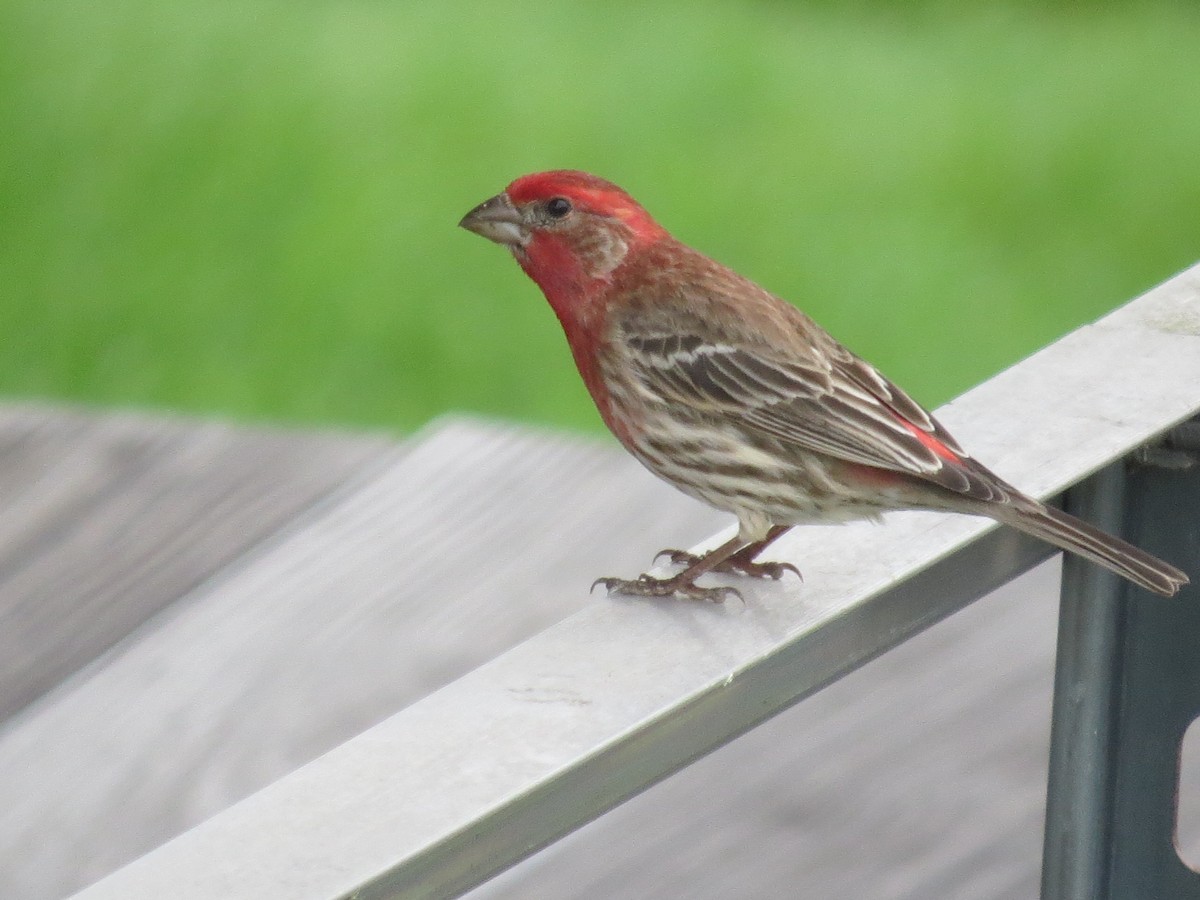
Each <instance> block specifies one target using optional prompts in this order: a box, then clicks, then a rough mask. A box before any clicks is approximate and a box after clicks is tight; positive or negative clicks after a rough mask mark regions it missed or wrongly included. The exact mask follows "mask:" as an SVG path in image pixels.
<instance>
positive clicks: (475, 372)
mask: <svg viewBox="0 0 1200 900" xmlns="http://www.w3.org/2000/svg"><path fill="white" fill-rule="evenodd" d="M1198 47H1200V7H1198V5H1197V4H1195V3H1194V2H1191V0H1188V2H1150V0H1144V2H1127V3H1101V2H1096V3H1090V4H1089V3H1059V4H1050V5H1049V6H1048V5H1046V4H1043V3H1034V2H1022V0H1008V2H976V3H972V4H963V3H952V2H916V3H910V4H907V5H905V4H899V3H893V2H878V3H871V2H857V3H853V2H851V3H845V2H832V0H830V2H809V3H784V2H741V3H716V2H703V0H701V2H697V0H686V2H685V0H680V2H674V3H672V2H665V3H655V4H645V3H635V2H619V0H618V2H608V3H604V4H590V3H585V2H563V3H557V4H553V5H550V4H539V3H507V2H497V0H486V2H484V0H480V2H471V0H452V2H443V3H438V4H433V3H416V2H395V0H393V2H366V0H360V2H332V0H277V2H276V0H273V2H265V0H239V2H219V0H110V2H106V3H102V4H96V3H84V2H70V0H60V2H56V3H45V2H43V0H21V2H7V3H4V4H3V5H2V6H0V289H2V293H0V319H2V328H3V339H4V343H3V347H4V349H3V353H0V394H3V395H4V396H7V397H9V398H21V397H37V398H61V399H66V400H70V401H79V402H85V403H89V404H103V405H120V406H150V407H157V408H170V409H175V410H183V411H188V412H196V413H203V414H218V415H232V416H235V417H238V418H241V419H250V420H265V421H275V422H292V423H305V424H308V423H336V424H344V425H370V426H383V427H386V428H390V429H394V430H409V429H412V428H414V427H417V426H419V425H420V424H421V423H423V422H425V421H426V420H428V419H429V418H431V417H432V416H434V415H436V414H438V413H439V412H441V411H444V410H447V409H460V410H474V411H479V412H485V413H488V414H493V415H499V416H504V417H510V418H517V419H524V420H529V421H539V422H547V423H556V424H561V425H567V426H572V427H581V428H587V429H598V428H600V427H601V426H600V424H599V420H598V418H597V416H596V415H595V413H594V412H593V410H592V408H591V405H590V403H589V402H588V400H587V398H586V395H585V394H584V391H583V388H582V386H581V385H580V383H579V380H578V378H577V376H576V375H575V373H574V371H573V368H572V365H571V361H570V358H569V355H568V353H567V349H566V345H565V342H564V341H563V340H562V336H561V334H560V333H559V330H558V325H557V322H556V321H555V320H554V318H553V316H552V315H551V313H550V311H549V309H548V308H547V307H546V305H545V303H544V301H543V300H542V299H541V297H540V295H539V294H538V293H537V291H536V289H535V288H534V287H533V285H532V283H530V282H528V281H527V280H526V279H525V277H524V276H523V275H522V274H521V273H520V271H519V270H518V269H517V267H516V266H515V265H514V263H513V262H512V260H511V259H510V258H508V255H507V254H506V253H505V252H504V251H502V250H501V249H500V248H497V247H495V246H492V245H490V244H487V243H486V242H484V241H482V240H480V239H479V238H477V237H474V236H472V235H469V234H467V233H466V232H463V231H461V230H459V229H457V228H456V227H455V225H456V223H457V221H458V219H459V217H460V216H461V215H462V214H463V213H464V212H466V210H467V209H469V208H470V207H471V206H473V205H474V204H476V203H477V202H479V201H481V200H483V199H484V198H486V197H488V196H490V195H492V194H494V193H496V192H497V191H499V190H500V189H502V188H503V187H504V185H505V184H506V183H507V182H508V181H509V180H511V179H512V178H514V177H515V176H517V175H520V174H523V173H526V172H529V171H533V170H537V169H542V168H551V167H574V168H584V169H589V170H592V171H594V172H596V173H597V174H600V175H603V176H605V177H608V178H611V179H613V180H614V181H617V182H618V183H619V184H621V185H623V186H624V187H626V188H627V189H628V190H629V191H630V192H631V193H633V194H634V195H635V196H636V197H638V198H639V199H640V200H641V201H642V202H643V203H644V204H645V205H646V206H647V207H648V208H649V209H650V210H651V211H652V212H653V213H654V214H655V215H656V216H657V218H659V219H660V220H661V221H662V222H663V223H664V224H666V225H667V226H668V227H669V228H671V229H672V230H673V231H674V232H675V233H676V234H677V235H678V236H679V237H681V238H683V239H684V240H685V241H687V242H689V243H691V244H693V245H695V246H697V247H699V248H701V249H703V250H705V251H706V252H708V253H709V254H711V255H713V256H715V257H717V258H718V259H720V260H722V261H724V262H726V263H729V264H730V265H732V266H734V267H735V268H737V269H739V270H741V271H742V272H744V273H746V274H748V275H750V276H751V277H753V278H755V279H756V280H758V281H760V282H761V283H763V284H764V285H766V286H767V287H769V288H770V289H772V290H774V291H775V292H776V293H779V294H781V295H782V296H784V297H786V298H788V299H791V300H793V301H794V302H796V303H798V304H799V305H801V306H802V307H804V308H805V309H806V310H807V311H808V312H809V313H811V314H812V315H813V316H815V317H816V318H817V319H818V320H819V321H820V322H822V323H823V324H824V325H825V326H826V327H827V328H829V329H830V330H831V331H832V332H833V333H834V334H835V335H837V336H838V337H839V338H841V339H842V340H843V341H844V342H845V343H847V344H848V345H849V346H851V347H852V348H853V349H855V350H857V351H858V352H860V353H862V354H864V355H866V356H868V357H869V358H871V359H872V360H873V361H875V362H876V363H877V364H879V365H880V367H881V368H882V369H883V370H884V371H885V372H887V373H888V374H890V375H891V376H892V377H893V378H895V379H897V380H898V381H899V382H900V383H902V384H904V385H905V386H906V387H908V388H909V390H910V391H912V392H913V393H914V394H916V395H917V396H918V397H919V398H920V399H922V400H924V401H925V402H927V403H929V404H937V403H940V402H942V401H944V400H947V399H949V398H950V397H952V396H953V395H955V394H956V393H958V392H960V391H962V390H964V389H965V388H967V387H969V386H970V385H972V384H974V383H975V382H977V381H979V380H982V379H984V378H986V377H987V376H988V375H990V374H992V373H993V372H995V371H997V370H998V369H1000V368H1002V367H1003V366H1005V365H1007V364H1009V363H1011V362H1013V361H1015V360H1016V359H1018V358H1019V357H1021V356H1022V355H1025V354H1027V353H1029V352H1031V351H1033V350H1034V349H1036V348H1037V347H1039V346H1040V345H1042V344H1044V343H1046V342H1048V341H1051V340H1053V339H1054V338H1055V337H1057V336H1059V335H1061V334H1062V333H1064V332H1066V331H1068V330H1070V329H1071V328H1073V327H1075V326H1077V325H1079V324H1081V323H1083V322H1085V321H1088V320H1090V319H1093V318H1095V317H1097V316H1099V315H1101V314H1103V313H1104V312H1106V311H1107V310H1109V309H1111V308H1112V307H1114V306H1116V305H1118V304H1120V303H1122V302H1123V301H1125V300H1127V299H1129V298H1130V297H1132V296H1133V295H1135V294H1136V293H1138V292H1140V291H1142V290H1144V289H1146V288H1148V287H1150V286H1152V285H1153V284H1155V283H1157V282H1159V281H1161V280H1163V279H1165V278H1166V277H1168V276H1170V275H1171V274H1172V273H1174V272H1175V271H1177V270H1179V269H1180V268H1183V267H1184V266H1186V265H1188V264H1190V263H1192V262H1194V261H1196V260H1197V259H1200V52H1198V51H1197V48H1198Z"/></svg>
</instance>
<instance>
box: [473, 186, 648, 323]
mask: <svg viewBox="0 0 1200 900" xmlns="http://www.w3.org/2000/svg"><path fill="white" fill-rule="evenodd" d="M459 224H461V225H462V227H463V228H466V229H468V230H469V231H473V232H475V233H476V234H479V235H482V236H483V237H485V238H488V239H489V240H492V241H495V242H496V243H498V244H504V245H506V246H507V247H508V248H509V249H510V250H512V253H513V255H514V256H515V257H516V259H517V262H518V263H520V264H521V268H523V269H524V270H525V271H526V272H527V273H528V274H529V277H531V278H532V279H533V280H534V281H536V282H537V283H538V286H539V287H541V289H542V291H543V293H545V295H546V297H547V299H549V300H550V303H551V304H552V305H553V306H554V307H555V309H556V311H558V312H559V315H560V317H561V315H562V313H563V310H562V309H561V308H560V304H568V303H573V302H578V301H579V300H581V299H583V297H584V296H588V295H592V294H594V293H595V292H596V290H598V289H600V288H601V287H602V286H603V285H604V284H606V283H607V282H608V281H609V279H610V276H611V275H612V273H613V272H614V271H615V270H616V269H617V268H618V267H619V266H620V265H621V263H622V262H624V261H625V259H626V257H627V256H628V254H629V252H630V251H631V250H635V249H637V248H638V247H641V246H645V245H647V244H650V243H653V242H655V241H657V240H658V239H660V238H662V237H665V236H666V231H664V230H663V228H662V227H661V226H660V225H659V224H658V223H657V222H655V221H654V220H653V219H652V218H650V214H649V213H647V212H646V211H645V210H644V209H642V207H641V206H639V205H638V202H637V201H636V200H634V199H633V198H632V197H630V196H629V195H628V194H627V193H625V192H624V191H623V190H621V189H620V188H619V187H617V186H616V185H615V184H613V183H611V182H609V181H605V180H604V179H603V178H597V177H596V176H595V175H588V174H587V173H586V172H574V171H570V170H559V171H554V172H539V173H537V174H535V175H526V176H525V177H523V178H518V179H517V180H516V181H514V182H513V183H512V184H510V185H509V186H508V188H507V189H506V190H505V191H504V193H502V194H498V195H497V196H495V197H492V198H491V199H490V200H487V201H485V202H484V203H481V204H480V205H479V206H477V207H475V208H474V209H473V210H471V211H470V212H469V213H467V215H466V216H465V217H464V218H463V220H462V222H461V223H459Z"/></svg>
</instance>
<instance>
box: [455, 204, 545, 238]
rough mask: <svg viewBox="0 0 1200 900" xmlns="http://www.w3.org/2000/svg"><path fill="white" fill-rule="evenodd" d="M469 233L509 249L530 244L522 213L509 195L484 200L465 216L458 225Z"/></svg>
mask: <svg viewBox="0 0 1200 900" xmlns="http://www.w3.org/2000/svg"><path fill="white" fill-rule="evenodd" d="M458 224H459V225H461V226H462V227H463V228H465V229H467V231H473V232H475V233H476V234H477V235H479V236H480V237H485V238H487V239H488V240H489V241H495V242H496V243H497V244H505V245H507V246H509V247H514V248H515V247H524V246H525V245H526V244H528V243H529V229H528V228H527V227H526V226H525V220H524V219H523V218H522V217H521V211H520V210H519V209H517V208H516V207H515V206H513V205H512V201H511V200H509V199H508V194H497V195H496V196H495V197H492V199H490V200H484V201H483V202H482V203H480V204H479V205H478V206H477V207H475V208H474V209H473V210H471V211H470V212H469V213H467V214H466V215H465V216H463V219H462V221H461V222H459V223H458Z"/></svg>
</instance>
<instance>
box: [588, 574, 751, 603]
mask: <svg viewBox="0 0 1200 900" xmlns="http://www.w3.org/2000/svg"><path fill="white" fill-rule="evenodd" d="M598 584H602V585H604V589H605V590H606V591H608V593H610V594H624V595H626V596H629V597H684V598H686V599H688V600H706V601H708V602H710V603H724V602H725V601H726V600H727V599H729V598H730V597H737V598H738V599H739V600H742V599H743V598H742V595H741V592H740V591H738V590H737V589H736V588H731V587H725V586H724V585H722V586H719V587H711V588H704V587H700V586H699V585H697V584H696V583H695V582H692V581H686V580H684V579H683V578H682V577H680V576H678V575H677V576H675V577H674V578H651V577H650V576H649V575H639V576H638V577H637V578H635V579H633V580H626V579H623V578H597V579H596V580H595V581H594V582H592V588H591V589H592V590H593V591H594V590H595V589H596V585H598ZM743 602H745V601H744V600H743Z"/></svg>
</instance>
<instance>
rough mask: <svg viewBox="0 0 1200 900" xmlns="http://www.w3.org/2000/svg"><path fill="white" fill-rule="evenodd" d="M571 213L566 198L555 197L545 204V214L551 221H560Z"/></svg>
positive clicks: (569, 203)
mask: <svg viewBox="0 0 1200 900" xmlns="http://www.w3.org/2000/svg"><path fill="white" fill-rule="evenodd" d="M570 211H571V201H570V200H568V199H567V198H566V197H555V198H554V199H553V200H550V201H548V202H547V203H546V214H547V215H549V216H550V218H552V219H561V218H562V217H563V216H565V215H566V214H567V213H569V212H570Z"/></svg>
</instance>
